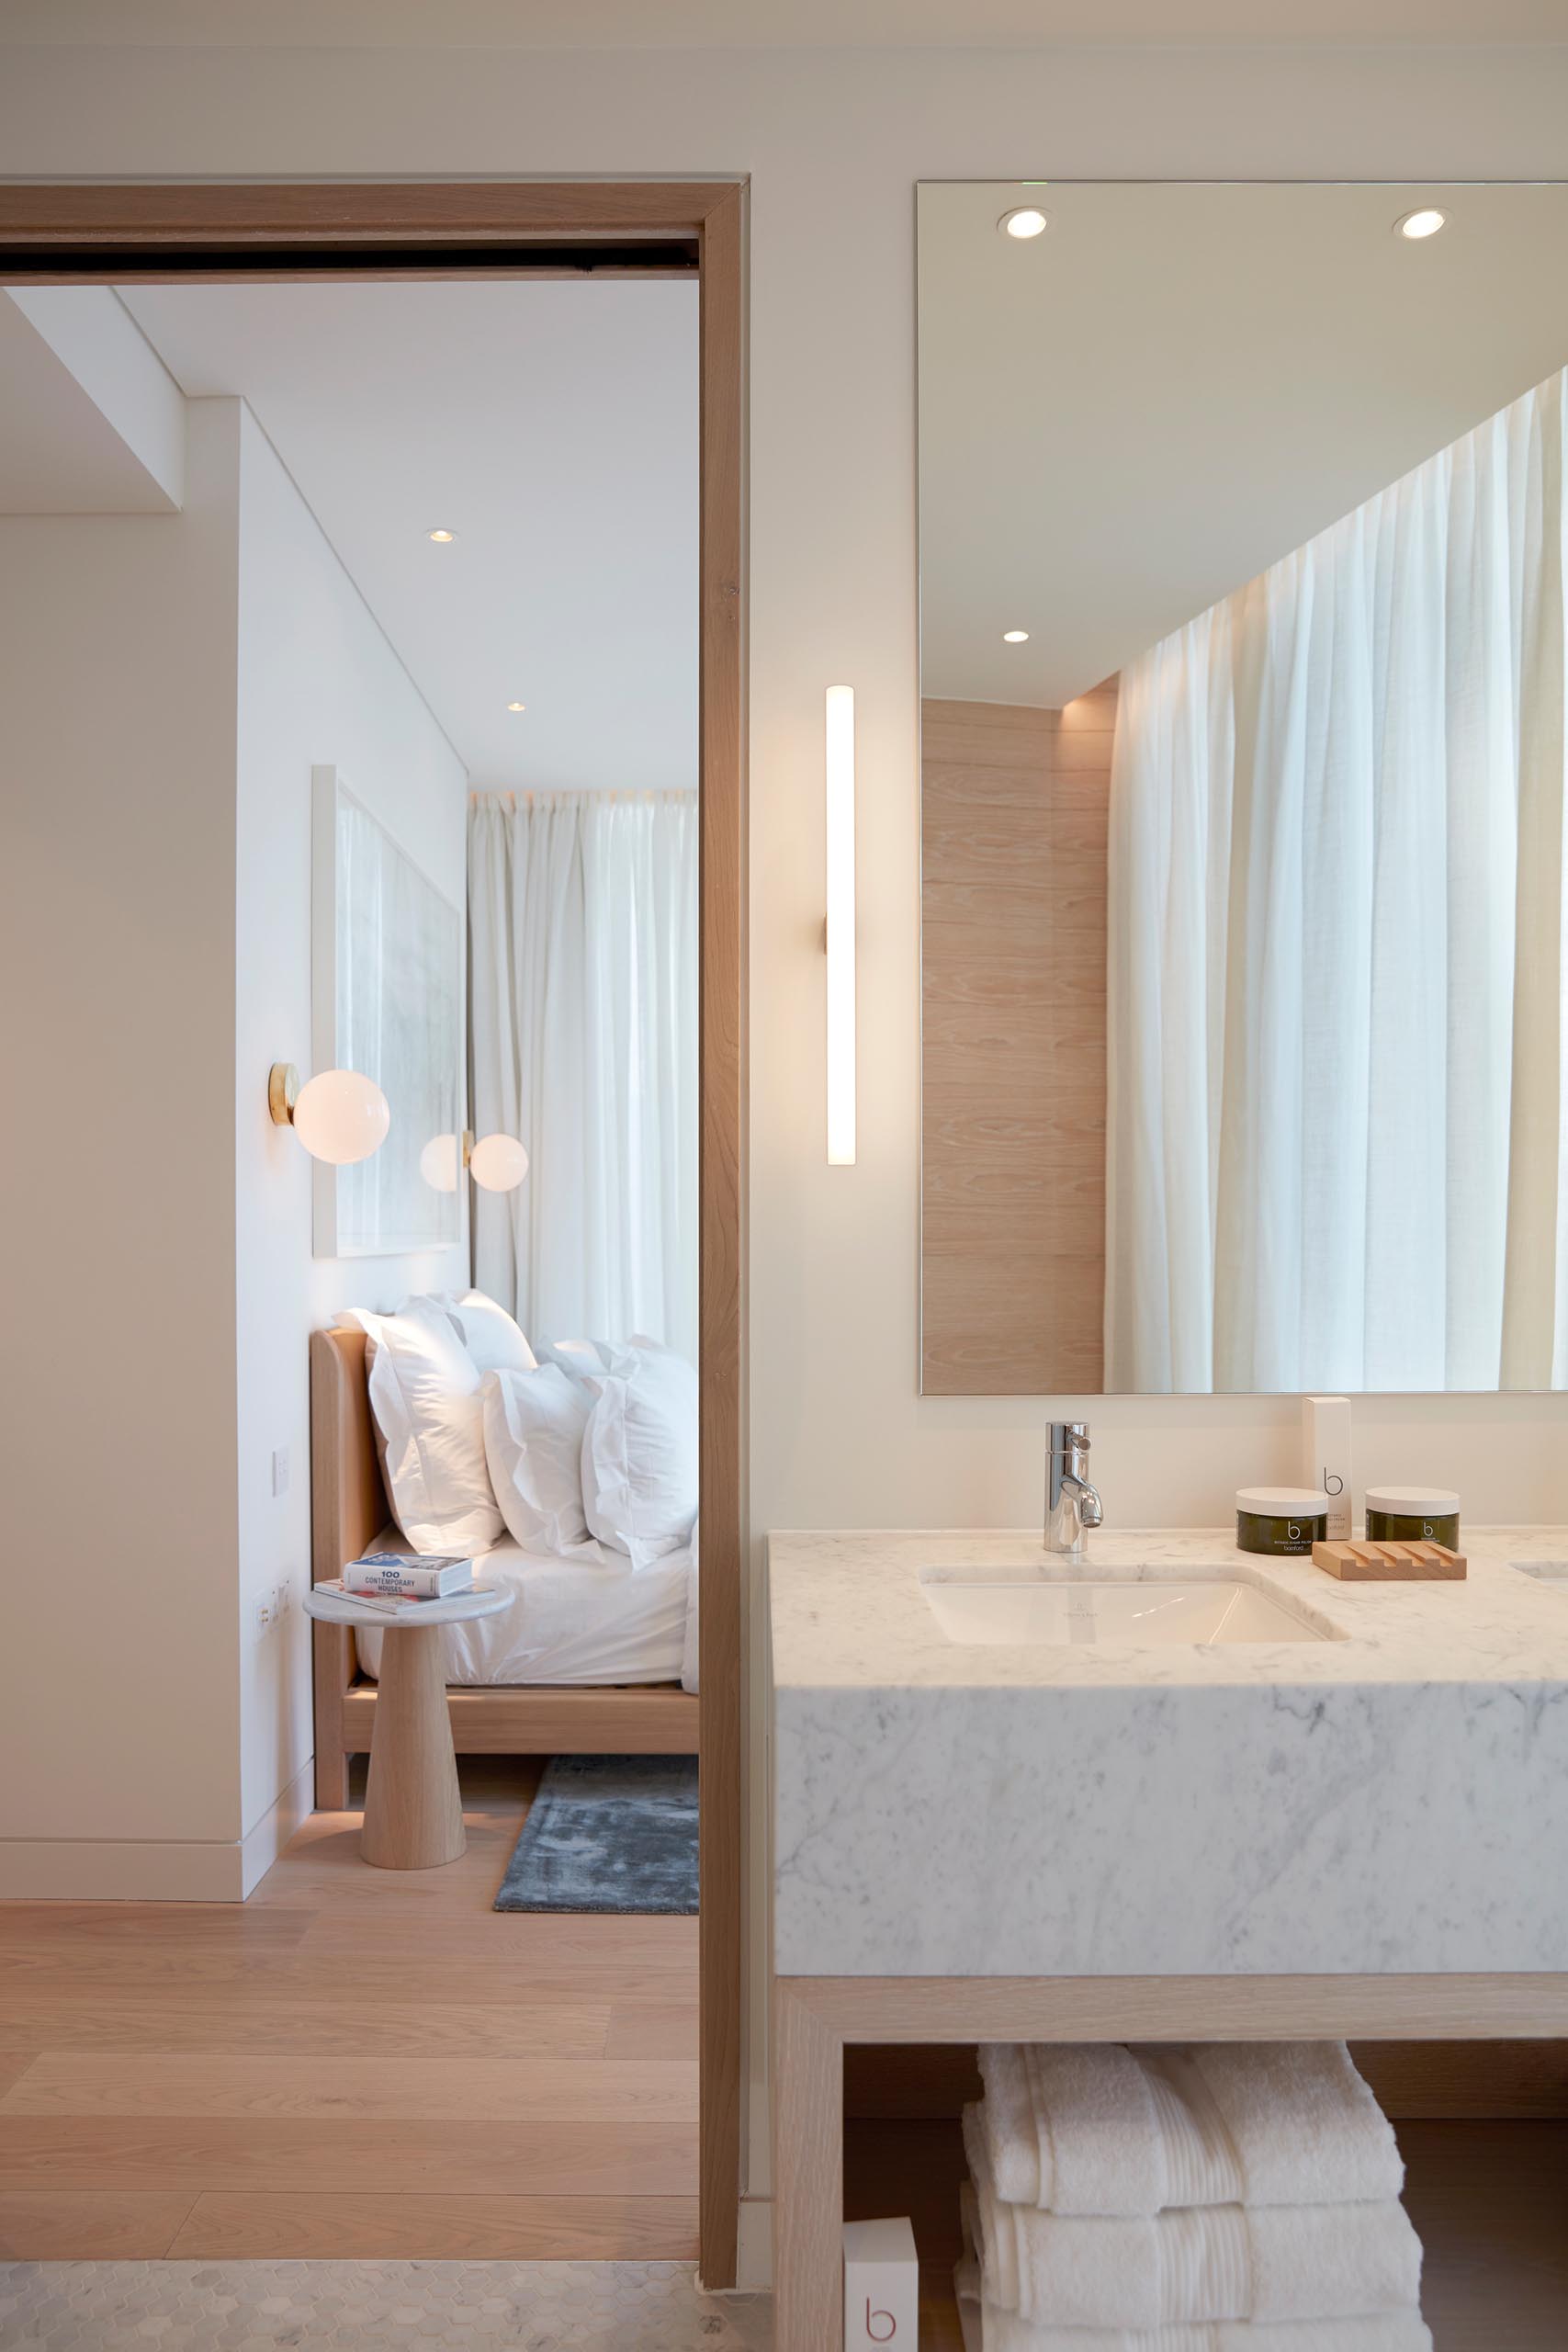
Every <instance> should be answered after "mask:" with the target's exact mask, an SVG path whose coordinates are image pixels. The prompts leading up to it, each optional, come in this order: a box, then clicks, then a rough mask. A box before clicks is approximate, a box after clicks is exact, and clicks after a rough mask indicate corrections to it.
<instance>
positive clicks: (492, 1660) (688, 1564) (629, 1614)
mask: <svg viewBox="0 0 1568 2352" xmlns="http://www.w3.org/2000/svg"><path fill="white" fill-rule="evenodd" d="M474 1580H475V1582H476V1583H477V1584H491V1585H500V1586H502V1587H503V1588H505V1589H509V1590H510V1591H511V1592H512V1595H513V1601H512V1606H511V1608H510V1609H498V1610H497V1611H496V1612H495V1614H494V1616H493V1617H476V1618H474V1619H472V1620H471V1621H470V1622H469V1623H467V1624H459V1625H445V1626H443V1627H442V1630H441V1642H442V1646H443V1649H444V1651H445V1654H446V1680H447V1681H448V1682H457V1683H500V1684H513V1685H515V1684H519V1683H528V1682H576V1683H616V1682H623V1683H630V1682H679V1683H680V1684H681V1686H682V1689H683V1690H686V1691H694V1690H695V1689H696V1687H697V1610H696V1595H697V1556H696V1546H695V1544H693V1545H691V1546H689V1547H688V1548H687V1549H685V1550H683V1551H680V1552H672V1553H671V1554H670V1555H668V1557H666V1558H664V1559H662V1560H657V1561H655V1562H654V1563H653V1564H652V1565H651V1566H648V1567H643V1568H635V1569H634V1568H633V1567H632V1566H631V1564H630V1562H629V1561H627V1560H626V1559H625V1558H623V1557H621V1556H620V1555H618V1554H615V1553H613V1552H606V1551H604V1550H602V1549H601V1547H600V1546H599V1545H598V1544H592V1543H591V1544H579V1545H577V1546H576V1547H575V1548H574V1549H573V1550H571V1551H570V1552H565V1553H562V1552H547V1553H536V1552H525V1551H523V1550H522V1549H521V1547H520V1546H519V1545H518V1544H514V1543H513V1541H512V1539H511V1538H510V1537H508V1538H507V1539H506V1541H505V1542H504V1543H502V1544H497V1545H496V1547H495V1549H494V1550H493V1551H491V1552H483V1553H478V1554H476V1555H475V1558H474ZM354 1638H355V1647H356V1648H357V1650H358V1653H359V1662H360V1664H361V1666H362V1667H363V1668H364V1669H365V1671H366V1673H367V1674H368V1675H369V1676H371V1677H372V1679H374V1678H375V1677H376V1676H377V1675H378V1673H379V1671H380V1666H381V1630H380V1628H379V1627H378V1626H367V1627H365V1628H364V1630H363V1631H361V1630H360V1629H359V1628H358V1627H355V1636H354Z"/></svg>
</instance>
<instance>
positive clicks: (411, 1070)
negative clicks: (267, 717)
mask: <svg viewBox="0 0 1568 2352" xmlns="http://www.w3.org/2000/svg"><path fill="white" fill-rule="evenodd" d="M310 780H311V817H312V838H311V933H312V936H311V974H310V1000H311V1001H310V1012H311V1023H310V1025H311V1051H312V1056H313V1059H314V1066H315V1068H316V1069H319V1070H321V1069H357V1070H363V1072H364V1073H365V1075H366V1076H367V1078H373V1079H374V1080H376V1083H377V1084H378V1086H379V1087H380V1089H381V1091H382V1092H383V1093H384V1094H385V1096H386V1098H387V1104H388V1108H389V1111H390V1113H391V1125H390V1127H389V1130H388V1134H387V1140H386V1142H385V1143H384V1144H383V1145H382V1146H381V1148H380V1149H379V1151H377V1152H373V1153H372V1154H371V1156H370V1158H369V1159H362V1160H360V1161H358V1162H357V1163H356V1164H355V1166H353V1167H351V1168H333V1167H328V1166H325V1165H324V1164H323V1163H321V1162H320V1161H318V1162H317V1163H316V1169H315V1215H314V1244H313V1247H314V1253H315V1255H316V1256H317V1257H318V1258H383V1257H392V1256H395V1255H399V1254H400V1253H402V1252H405V1251H411V1250H439V1249H442V1248H445V1247H446V1246H447V1245H448V1244H450V1243H452V1242H455V1241H457V1240H459V1239H460V1238H462V1191H463V1188H462V1184H461V1181H460V1177H461V1168H462V1156H461V1151H460V1148H459V1142H458V1138H459V1137H460V1136H461V1134H462V1128H463V1115H462V1113H463V918H462V914H461V912H460V910H458V909H457V907H455V906H454V905H453V904H452V902H451V900H450V899H446V898H445V897H444V896H443V895H442V893H441V892H440V891H439V890H438V889H437V888H436V887H435V885H434V883H433V882H432V881H431V880H430V878H429V876H427V875H425V874H423V873H422V872H421V870H420V868H419V867H418V866H417V865H415V864H414V862H413V860H412V858H411V857H410V856H408V855H407V854H406V853H405V852H404V851H403V850H402V849H401V848H400V846H399V844H398V843H397V842H395V841H394V840H393V839H392V836H391V835H390V833H389V832H388V831H387V830H386V828H385V827H384V826H383V825H381V824H380V823H379V822H378V820H377V819H376V818H374V817H373V816H372V815H371V814H370V811H369V810H368V809H367V808H366V807H365V806H364V804H363V803H362V802H361V801H359V800H357V799H356V798H355V796H354V794H353V793H352V792H351V791H350V790H349V788H348V786H346V785H345V784H344V780H343V778H342V776H341V775H339V774H338V771H337V769H336V768H335V767H317V768H312V770H311V772H310Z"/></svg>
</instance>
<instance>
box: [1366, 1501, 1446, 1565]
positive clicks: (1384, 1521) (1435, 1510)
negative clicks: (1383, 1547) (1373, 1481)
mask: <svg viewBox="0 0 1568 2352" xmlns="http://www.w3.org/2000/svg"><path fill="white" fill-rule="evenodd" d="M1367 1541H1368V1543H1369V1544H1447V1546H1448V1548H1449V1550H1450V1552H1457V1551H1458V1549H1459V1497H1458V1496H1457V1495H1456V1494H1454V1493H1453V1492H1452V1491H1451V1490H1450V1488H1449V1487H1368V1488H1367Z"/></svg>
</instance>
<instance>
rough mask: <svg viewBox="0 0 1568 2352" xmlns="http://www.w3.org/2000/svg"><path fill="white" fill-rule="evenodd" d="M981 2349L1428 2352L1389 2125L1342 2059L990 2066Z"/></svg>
mask: <svg viewBox="0 0 1568 2352" xmlns="http://www.w3.org/2000/svg"><path fill="white" fill-rule="evenodd" d="M980 2073H981V2077H982V2079H983V2081H984V2083H985V2086H986V2096H985V2098H984V2099H983V2100H982V2101H981V2103H980V2104H979V2105H978V2106H976V2107H970V2108H966V2109H964V2150H965V2153H966V2154H967V2156H968V2159H969V2171H970V2181H969V2185H968V2186H967V2187H966V2188H965V2189H964V2260H963V2261H962V2262H961V2263H960V2264H959V2267H958V2274H957V2285H958V2296H959V2309H960V2312H961V2315H962V2317H963V2320H964V2341H965V2344H966V2345H967V2346H969V2347H970V2352H1431V2343H1432V2339H1431V2336H1430V2335H1429V2333H1428V2331H1427V2327H1426V2325H1425V2324H1424V2322H1423V2321H1422V2318H1421V2315H1420V2311H1419V2308H1418V2303H1419V2295H1420V2285H1421V2244H1420V2240H1419V2239H1418V2238H1417V2237H1416V2233H1415V2231H1414V2230H1413V2229H1412V2227H1411V2225H1410V2221H1409V2218H1408V2216H1407V2215H1406V2213H1405V2211H1404V2207H1403V2206H1402V2205H1401V2204H1400V2202H1399V2193H1400V2190H1401V2188H1403V2186H1404V2165H1403V2164H1402V2163H1401V2161H1400V2155H1399V2150H1398V2147H1397V2146H1396V2144H1395V2143H1394V2137H1393V2131H1392V2130H1391V2128H1390V2126H1389V2123H1388V2120H1387V2118H1386V2117H1385V2116H1384V2114H1383V2113H1382V2109H1381V2108H1380V2107H1379V2106H1378V2103H1377V2101H1376V2099H1375V2098H1373V2097H1372V2094H1371V2090H1370V2089H1369V2088H1368V2086H1367V2085H1366V2084H1365V2083H1364V2082H1363V2081H1362V2080H1361V2077H1360V2075H1359V2074H1358V2073H1357V2072H1356V2069H1355V2067H1354V2066H1353V2065H1352V2064H1351V2062H1350V2054H1349V2052H1348V2050H1347V2049H1346V2047H1345V2045H1344V2043H1343V2042H1222V2043H1208V2044H1203V2045H1196V2044H1194V2045H1190V2046H1185V2047H1179V2048H1178V2047H1172V2048H1160V2049H1155V2048H1139V2049H1123V2048H1122V2047H1121V2046H1119V2045H1116V2044H1105V2045H1096V2046H1089V2047H1084V2046H1071V2045H1062V2046H1055V2045H1049V2044H1042V2045H1038V2046H1027V2047H1026V2046H1021V2045H1019V2044H1017V2043H1011V2042H1004V2043H997V2044H994V2045H992V2046H991V2047H989V2048H986V2049H982V2051H981V2052H980Z"/></svg>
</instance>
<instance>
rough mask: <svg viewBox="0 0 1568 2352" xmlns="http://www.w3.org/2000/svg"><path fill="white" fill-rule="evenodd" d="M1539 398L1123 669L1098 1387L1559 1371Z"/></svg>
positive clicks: (1548, 596) (1554, 711) (1553, 436)
mask: <svg viewBox="0 0 1568 2352" xmlns="http://www.w3.org/2000/svg"><path fill="white" fill-rule="evenodd" d="M1565 444H1568V376H1564V375H1559V376H1555V377H1553V378H1552V379H1550V381H1548V382H1547V383H1545V384H1543V385H1541V386H1540V387H1539V388H1538V389H1537V390H1534V391H1532V392H1530V393H1528V394H1527V395H1526V396H1525V397H1524V398H1523V399H1521V400H1519V401H1515V402H1514V403H1513V404H1512V406H1510V407H1508V408H1506V409H1505V410H1503V411H1502V412H1501V413H1499V414H1498V415H1497V416H1495V417H1493V418H1491V419H1490V420H1488V422H1487V423H1485V424H1482V425H1480V426H1479V427H1477V428H1476V430H1475V431H1473V432H1472V433H1470V434H1468V435H1465V437H1464V438H1463V439H1462V440H1461V441H1459V442H1457V443H1455V444H1454V445H1453V447H1450V448H1449V449H1446V450H1444V451H1442V452H1441V453H1440V454H1439V455H1438V456H1437V457H1436V458H1432V459H1430V460H1429V461H1428V462H1427V464H1425V465H1423V466H1421V467H1419V468H1417V469H1416V471H1415V472H1413V473H1411V474H1409V475H1406V476H1405V477H1404V479H1403V480H1402V481H1398V482H1396V483H1394V484H1393V486H1392V487H1391V488H1390V489H1388V490H1386V491H1384V492H1382V493H1380V495H1378V496H1377V497H1375V498H1373V499H1371V500H1370V501H1369V502H1368V503H1366V504H1365V505H1363V506H1361V507H1359V508H1358V509H1357V510H1356V511H1355V513H1353V514H1351V515H1347V516H1346V517H1345V518H1344V520H1343V521H1342V522H1340V523H1337V524H1336V525H1335V526H1333V528H1332V529H1330V530H1327V531H1325V532H1324V533H1322V534H1321V535H1320V536H1319V537H1317V538H1315V539H1313V540H1312V541H1310V542H1309V543H1308V545H1307V546H1305V547H1303V548H1300V549H1299V550H1298V551H1297V552H1296V553H1294V554H1293V555H1291V556H1288V557H1287V558H1285V559H1284V560H1283V561H1281V562H1280V563H1278V564H1275V565H1274V566H1273V567H1272V568H1271V569H1270V570H1269V571H1267V572H1265V573H1263V574H1262V575H1261V576H1260V577H1259V578H1258V579H1257V580H1254V581H1252V582H1249V583H1248V585H1247V587H1245V588H1243V589H1241V590H1240V591H1239V592H1238V593H1237V594H1235V595H1233V596H1231V597H1229V598H1228V599H1226V601H1225V602H1224V603H1223V604H1220V605H1214V606H1213V608H1212V609H1211V610H1210V611H1208V612H1205V613H1203V614H1201V615H1200V616H1199V617H1198V618H1197V619H1196V620H1194V621H1192V622H1190V624H1189V625H1188V626H1187V627H1186V628H1182V629H1179V630H1178V631H1177V632H1176V633H1175V634H1174V635H1173V636H1171V637H1169V638H1167V639H1164V640H1163V641H1162V642H1161V643H1160V644H1158V645H1156V646H1155V647H1153V648H1152V650H1150V651H1149V652H1147V653H1145V654H1144V655H1142V656H1141V657H1140V658H1139V659H1138V660H1137V661H1135V662H1132V663H1130V664H1129V665H1128V666H1127V667H1126V668H1125V669H1124V670H1123V672H1122V689H1121V695H1120V698H1119V705H1118V722H1117V732H1116V744H1115V756H1114V764H1113V771H1112V777H1111V842H1110V874H1111V883H1110V922H1109V972H1108V978H1109V1023H1110V1035H1109V1096H1108V1112H1107V1169H1106V1177H1107V1208H1106V1216H1107V1235H1106V1240H1107V1248H1106V1262H1107V1269H1108V1274H1107V1286H1106V1322H1105V1345H1106V1386H1107V1387H1108V1388H1109V1389H1123V1390H1128V1389H1130V1390H1145V1391H1160V1390H1176V1391H1182V1390H1205V1389H1211V1388H1214V1389H1271V1390H1287V1391H1288V1390H1296V1389H1302V1390H1305V1389H1314V1388H1334V1389H1348V1390H1356V1389H1428V1388H1451V1389H1490V1388H1495V1387H1498V1386H1503V1387H1508V1388H1544V1387H1548V1386H1562V1385H1568V1185H1565V1172H1568V1087H1565V1085H1564V1069H1563V1048H1564V1038H1563V1024H1562V989H1563V978H1564V971H1565V969H1568V965H1565V959H1564V954H1563V922H1564V915H1565V906H1564V892H1563V856H1564V827H1563V800H1564V724H1563V719H1564V666H1565V664H1564V607H1563V570H1564V531H1565V510H1564V497H1563V470H1564V454H1565Z"/></svg>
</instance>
